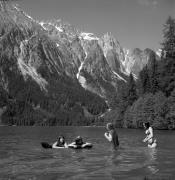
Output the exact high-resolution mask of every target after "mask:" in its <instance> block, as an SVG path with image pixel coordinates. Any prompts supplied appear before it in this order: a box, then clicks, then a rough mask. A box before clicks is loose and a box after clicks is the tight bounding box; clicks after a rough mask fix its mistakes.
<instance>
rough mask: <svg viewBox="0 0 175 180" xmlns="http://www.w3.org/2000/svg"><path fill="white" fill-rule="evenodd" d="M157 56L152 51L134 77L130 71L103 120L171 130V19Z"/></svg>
mask: <svg viewBox="0 0 175 180" xmlns="http://www.w3.org/2000/svg"><path fill="white" fill-rule="evenodd" d="M163 38H164V39H163V42H162V43H161V46H162V53H161V59H160V60H159V61H158V60H157V59H156V54H155V53H152V54H151V56H150V60H149V62H148V64H147V65H146V66H145V67H144V68H143V69H142V71H141V72H140V73H139V77H138V79H137V80H134V78H133V75H132V74H130V77H129V80H128V82H127V83H126V84H124V83H123V84H121V86H120V89H119V93H118V94H117V95H115V99H114V101H113V102H112V103H113V107H114V110H113V111H112V112H111V113H110V114H109V113H108V114H107V115H106V116H105V119H108V120H112V121H114V122H115V124H116V126H117V127H126V128H142V124H143V122H146V121H149V122H150V123H151V124H152V126H153V127H154V128H157V129H175V19H173V18H172V17H169V18H168V19H167V21H166V23H165V24H164V28H163Z"/></svg>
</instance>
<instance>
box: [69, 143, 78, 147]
mask: <svg viewBox="0 0 175 180" xmlns="http://www.w3.org/2000/svg"><path fill="white" fill-rule="evenodd" d="M68 147H75V148H76V147H77V145H76V144H75V142H72V143H70V144H68Z"/></svg>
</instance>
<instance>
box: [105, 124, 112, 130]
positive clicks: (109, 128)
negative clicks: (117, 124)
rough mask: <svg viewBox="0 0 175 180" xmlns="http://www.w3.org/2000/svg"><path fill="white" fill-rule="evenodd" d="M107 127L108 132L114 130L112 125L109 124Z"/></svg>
mask: <svg viewBox="0 0 175 180" xmlns="http://www.w3.org/2000/svg"><path fill="white" fill-rule="evenodd" d="M106 127H107V129H108V130H112V129H114V125H113V124H112V123H107V125H106Z"/></svg>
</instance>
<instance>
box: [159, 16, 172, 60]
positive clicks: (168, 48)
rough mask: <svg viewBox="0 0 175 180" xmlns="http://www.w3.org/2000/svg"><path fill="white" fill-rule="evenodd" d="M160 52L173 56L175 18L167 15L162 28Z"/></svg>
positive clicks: (166, 55) (165, 55)
mask: <svg viewBox="0 0 175 180" xmlns="http://www.w3.org/2000/svg"><path fill="white" fill-rule="evenodd" d="M163 37H164V40H163V43H162V50H163V51H162V52H163V54H164V55H163V56H164V57H175V20H174V19H173V18H172V17H171V16H169V17H168V19H167V21H166V23H165V24H164V29H163Z"/></svg>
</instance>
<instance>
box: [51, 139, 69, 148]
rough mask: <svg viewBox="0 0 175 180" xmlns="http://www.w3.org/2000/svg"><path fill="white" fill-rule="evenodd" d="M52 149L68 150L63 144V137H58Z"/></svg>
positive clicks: (65, 144)
mask: <svg viewBox="0 0 175 180" xmlns="http://www.w3.org/2000/svg"><path fill="white" fill-rule="evenodd" d="M52 148H55V149H59V148H68V145H67V143H66V142H65V138H64V136H59V137H58V140H57V141H56V142H55V143H54V144H53V145H52Z"/></svg>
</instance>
